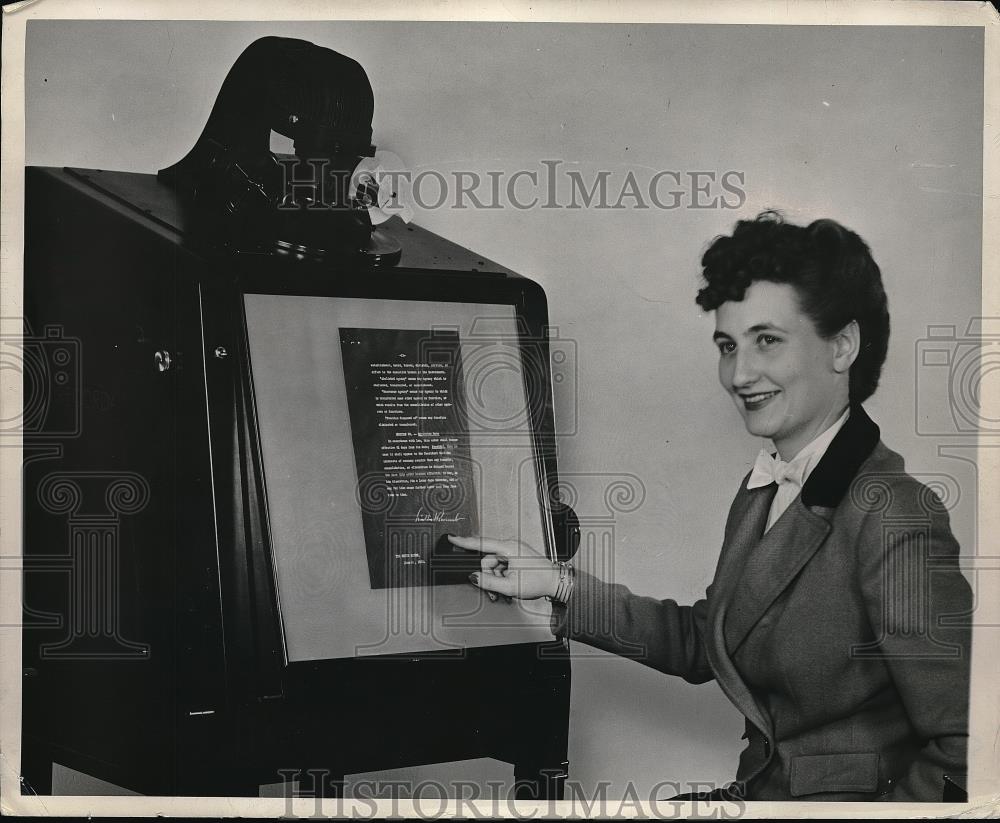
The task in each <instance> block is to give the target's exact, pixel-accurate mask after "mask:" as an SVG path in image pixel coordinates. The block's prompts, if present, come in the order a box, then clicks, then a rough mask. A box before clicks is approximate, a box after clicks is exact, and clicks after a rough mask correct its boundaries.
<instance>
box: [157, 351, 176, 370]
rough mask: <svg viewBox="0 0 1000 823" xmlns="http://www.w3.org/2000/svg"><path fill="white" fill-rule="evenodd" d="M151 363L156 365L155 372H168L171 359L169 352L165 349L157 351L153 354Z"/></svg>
mask: <svg viewBox="0 0 1000 823" xmlns="http://www.w3.org/2000/svg"><path fill="white" fill-rule="evenodd" d="M153 362H154V363H156V370H157V371H159V372H165V371H169V370H170V366H171V365H172V363H173V358H172V357H171V356H170V352H168V351H167V350H166V349H159V350H158V351H156V352H154V353H153Z"/></svg>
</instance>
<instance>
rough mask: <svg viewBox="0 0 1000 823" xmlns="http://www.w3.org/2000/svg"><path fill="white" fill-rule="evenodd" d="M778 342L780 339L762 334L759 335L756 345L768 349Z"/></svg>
mask: <svg viewBox="0 0 1000 823" xmlns="http://www.w3.org/2000/svg"><path fill="white" fill-rule="evenodd" d="M780 342H781V338H780V337H775V336H774V335H773V334H762V335H760V337H758V338H757V344H758V345H759V346H763V347H765V348H768V347H770V346H773V345H775V344H776V343H780Z"/></svg>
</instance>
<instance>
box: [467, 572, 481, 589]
mask: <svg viewBox="0 0 1000 823" xmlns="http://www.w3.org/2000/svg"><path fill="white" fill-rule="evenodd" d="M469 582H470V583H471V584H472V585H473V586H478V585H479V572H473V573H472V574H470V575H469Z"/></svg>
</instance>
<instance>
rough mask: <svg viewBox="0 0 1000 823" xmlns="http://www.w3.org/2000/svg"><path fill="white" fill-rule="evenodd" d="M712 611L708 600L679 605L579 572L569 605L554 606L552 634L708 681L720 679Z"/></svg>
mask: <svg viewBox="0 0 1000 823" xmlns="http://www.w3.org/2000/svg"><path fill="white" fill-rule="evenodd" d="M709 588H711V587H709ZM707 611H708V604H707V600H706V599H702V600H699V601H698V602H696V603H695V604H694V605H693V606H679V605H678V604H677V603H676V602H675V601H673V600H656V599H655V598H652V597H642V596H639V595H636V594H633V593H632V592H631V591H629V590H628V589H627V588H626V587H625V586H623V585H621V584H611V583H605V582H603V581H601V580H599V579H598V578H596V577H594V576H593V575H590V574H587V573H586V572H583V571H577V573H576V581H575V583H574V586H573V592H572V594H571V595H570V598H569V603H567V604H566V605H565V606H561V605H558V604H554V605H553V610H552V631H553V633H554V634H556V635H557V636H559V637H568V638H570V639H571V640H579V641H582V642H584V643H586V644H588V645H590V646H594V647H596V648H598V649H604V650H605V651H609V652H613V653H614V654H617V655H621V656H622V657H628V658H632V659H634V660H637V661H639V662H640V663H643V664H645V665H647V666H651V667H652V668H654V669H657V670H659V671H661V672H665V673H666V674H672V675H676V676H678V677H683V678H684V679H685V680H687V681H688V682H689V683H704V682H706V681H708V680H712V679H713V677H714V675H713V674H712V669H711V667H710V666H709V664H708V658H707V656H706V654H705V641H704V637H705V631H706V629H705V624H706V615H707Z"/></svg>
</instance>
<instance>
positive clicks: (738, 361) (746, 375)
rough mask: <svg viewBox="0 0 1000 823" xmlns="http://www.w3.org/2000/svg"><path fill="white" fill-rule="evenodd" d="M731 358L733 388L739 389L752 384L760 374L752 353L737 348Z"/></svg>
mask: <svg viewBox="0 0 1000 823" xmlns="http://www.w3.org/2000/svg"><path fill="white" fill-rule="evenodd" d="M733 359H734V364H733V388H735V389H740V388H744V387H746V386H752V385H753V384H754V383H755V382H756V381H757V378H758V377H759V376H760V374H759V370H758V368H757V362H756V358H755V357H754V356H753V353H752V352H748V351H745V350H744V351H739V350H737V351H736V353H735V354H734V355H733Z"/></svg>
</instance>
